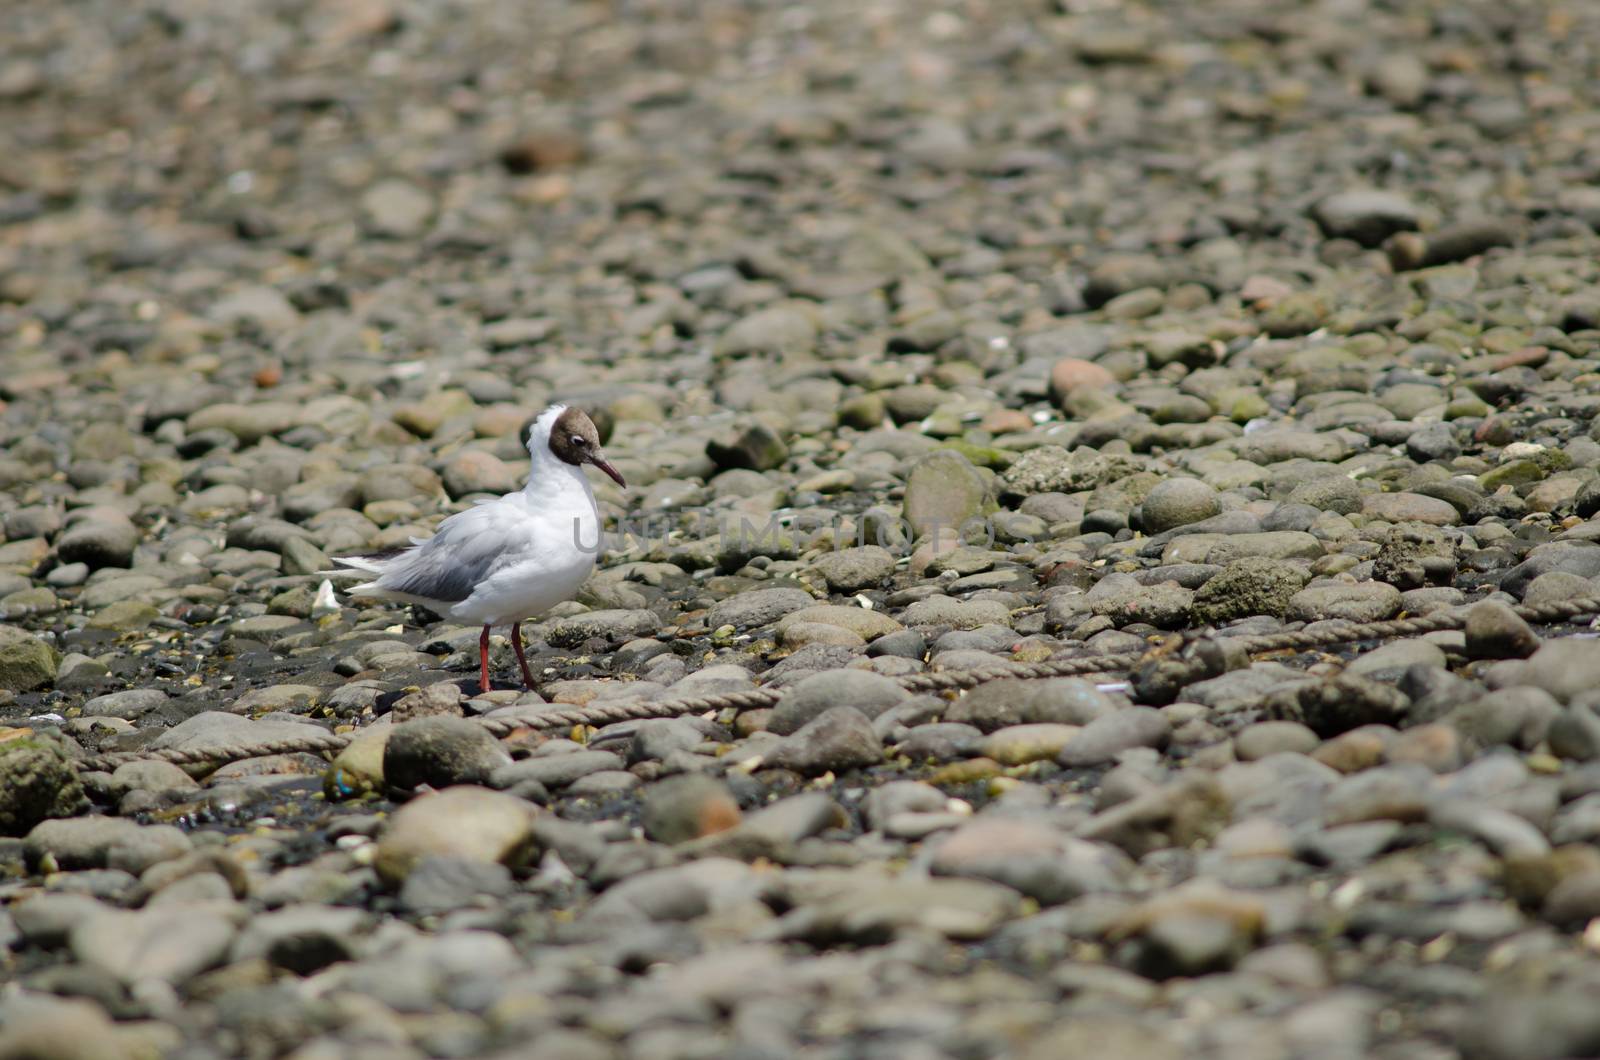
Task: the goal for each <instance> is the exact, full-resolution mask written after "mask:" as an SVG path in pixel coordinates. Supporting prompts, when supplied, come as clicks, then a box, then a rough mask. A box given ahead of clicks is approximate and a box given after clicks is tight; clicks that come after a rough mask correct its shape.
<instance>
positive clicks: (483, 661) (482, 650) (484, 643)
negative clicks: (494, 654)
mask: <svg viewBox="0 0 1600 1060" xmlns="http://www.w3.org/2000/svg"><path fill="white" fill-rule="evenodd" d="M478 664H479V667H480V671H481V672H480V677H481V679H482V681H483V690H484V691H485V692H487V691H489V627H488V626H484V627H483V636H481V637H479V638H478Z"/></svg>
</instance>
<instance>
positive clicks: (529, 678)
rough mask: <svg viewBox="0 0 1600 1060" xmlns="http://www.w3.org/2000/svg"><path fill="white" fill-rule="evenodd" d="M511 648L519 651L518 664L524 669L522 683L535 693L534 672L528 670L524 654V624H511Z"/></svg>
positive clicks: (526, 658)
mask: <svg viewBox="0 0 1600 1060" xmlns="http://www.w3.org/2000/svg"><path fill="white" fill-rule="evenodd" d="M511 646H512V647H513V648H515V649H517V662H518V664H520V665H521V667H522V683H523V684H524V685H526V686H527V688H528V691H530V692H532V691H533V671H532V670H530V669H528V657H527V656H526V655H524V654H522V623H521V622H513V623H511Z"/></svg>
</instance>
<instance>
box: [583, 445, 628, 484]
mask: <svg viewBox="0 0 1600 1060" xmlns="http://www.w3.org/2000/svg"><path fill="white" fill-rule="evenodd" d="M589 463H591V464H593V465H594V466H595V467H597V468H599V469H600V470H601V471H604V472H605V473H606V474H607V475H610V476H611V481H613V482H615V483H616V484H617V485H619V486H621V487H622V488H623V489H627V488H628V484H627V483H626V482H624V481H622V472H620V471H618V470H617V469H616V468H614V467H612V466H611V461H609V460H607V459H606V458H605V454H603V453H596V454H594V455H593V456H591V457H590V458H589Z"/></svg>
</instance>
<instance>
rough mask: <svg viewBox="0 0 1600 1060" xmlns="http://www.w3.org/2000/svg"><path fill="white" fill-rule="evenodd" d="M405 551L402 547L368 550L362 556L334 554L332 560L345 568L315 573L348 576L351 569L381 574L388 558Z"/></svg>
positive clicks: (387, 564) (328, 575) (325, 575)
mask: <svg viewBox="0 0 1600 1060" xmlns="http://www.w3.org/2000/svg"><path fill="white" fill-rule="evenodd" d="M406 551H407V550H406V549H403V548H389V549H384V550H383V551H382V552H369V553H367V554H366V555H364V556H335V557H333V561H334V562H335V563H337V564H338V565H339V566H340V567H343V568H345V569H344V570H324V571H318V572H317V573H318V574H321V575H323V576H324V577H336V578H337V577H344V578H348V577H349V576H350V573H351V571H361V572H363V573H366V574H382V573H383V572H384V570H385V569H386V568H387V567H388V566H389V561H390V560H392V559H394V558H395V557H396V556H399V555H401V554H402V553H404V552H406ZM356 588H358V589H359V588H363V586H356Z"/></svg>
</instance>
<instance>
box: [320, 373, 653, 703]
mask: <svg viewBox="0 0 1600 1060" xmlns="http://www.w3.org/2000/svg"><path fill="white" fill-rule="evenodd" d="M528 455H529V457H530V458H531V462H532V463H531V467H530V470H529V474H528V484H527V485H526V486H524V487H523V488H522V489H520V490H518V491H517V492H515V493H508V494H506V495H505V496H504V497H491V498H487V499H485V500H481V501H479V502H478V503H477V504H476V505H474V506H473V507H471V508H468V509H467V510H466V511H463V512H458V513H456V514H455V515H452V516H451V517H450V518H448V519H446V520H445V521H444V522H442V523H440V524H439V529H438V531H437V532H436V533H435V534H434V535H433V536H432V537H429V538H415V537H414V538H412V539H411V542H412V543H411V546H410V547H409V548H400V549H390V550H387V551H384V552H376V553H371V554H368V555H363V556H341V557H338V558H336V559H335V560H334V562H335V563H337V564H339V565H341V566H343V567H348V568H350V569H351V570H357V571H363V572H365V573H368V574H376V575H377V577H376V578H374V579H372V580H371V581H369V582H363V583H362V584H360V585H356V586H352V587H351V588H350V589H349V590H348V591H349V594H350V595H351V596H358V597H365V598H370V599H379V600H396V601H402V602H404V603H409V604H421V605H422V606H424V607H426V608H428V610H430V611H434V612H436V613H438V614H440V615H444V616H445V617H447V618H450V619H452V620H454V621H456V622H461V623H463V624H466V625H481V626H482V627H483V635H482V636H480V637H479V638H478V661H479V679H480V681H481V683H482V686H483V690H484V691H485V692H487V691H489V630H490V628H491V627H493V626H504V625H509V626H510V627H511V644H512V647H514V648H515V649H516V652H517V663H518V665H520V666H521V667H522V681H523V683H524V684H525V685H527V687H528V688H530V689H531V688H532V687H533V673H532V671H530V670H529V669H528V658H527V656H526V655H524V654H523V651H522V623H523V621H524V620H526V619H528V618H531V617H533V616H534V615H538V614H541V613H543V612H545V611H547V610H549V609H550V608H551V607H554V606H555V605H556V604H559V603H560V602H561V601H563V600H570V599H572V598H573V597H574V596H575V595H577V592H578V589H579V588H580V587H581V586H582V585H583V583H584V581H585V580H586V579H587V578H588V577H589V575H590V573H592V572H593V570H594V564H595V558H596V556H597V554H598V553H599V551H600V510H599V508H598V506H597V505H596V504H595V500H594V490H593V489H591V488H590V486H589V480H588V478H587V477H585V475H584V472H583V465H585V464H593V465H594V466H595V467H597V468H599V469H600V470H601V471H603V472H605V473H606V474H607V475H609V476H611V478H612V479H613V480H615V482H616V483H617V485H619V486H623V487H626V486H627V483H626V482H624V481H623V480H622V475H621V474H620V473H618V471H617V469H616V468H614V467H612V466H611V463H610V461H608V460H607V459H606V455H605V452H604V451H603V450H602V449H601V448H600V435H599V433H598V432H597V431H596V430H595V428H594V423H593V422H592V421H591V420H590V419H589V417H588V415H587V414H585V413H584V412H583V410H581V409H577V408H572V407H569V406H567V405H551V406H550V407H549V408H547V409H545V410H544V411H543V412H541V413H540V414H539V417H538V419H536V420H534V422H533V427H532V429H531V430H530V431H529V432H528ZM330 573H339V574H345V573H348V572H347V571H337V572H330Z"/></svg>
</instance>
